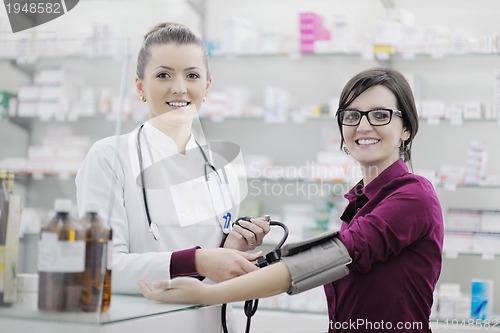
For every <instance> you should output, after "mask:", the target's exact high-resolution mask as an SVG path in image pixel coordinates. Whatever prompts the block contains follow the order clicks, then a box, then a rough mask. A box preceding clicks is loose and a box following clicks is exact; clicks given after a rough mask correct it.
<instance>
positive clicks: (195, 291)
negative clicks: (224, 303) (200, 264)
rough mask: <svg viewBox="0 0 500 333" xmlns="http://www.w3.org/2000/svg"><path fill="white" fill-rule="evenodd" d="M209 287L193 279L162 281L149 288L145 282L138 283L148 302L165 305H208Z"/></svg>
mask: <svg viewBox="0 0 500 333" xmlns="http://www.w3.org/2000/svg"><path fill="white" fill-rule="evenodd" d="M209 288H210V286H209V285H206V284H204V283H202V282H201V281H199V280H198V279H193V278H187V277H183V278H176V279H174V280H162V281H158V282H156V283H155V284H154V288H151V286H149V285H148V284H147V283H146V282H144V281H139V289H141V292H142V294H143V295H144V297H146V298H147V299H149V300H155V301H160V302H165V303H182V304H209V303H208V298H209V297H208V295H209Z"/></svg>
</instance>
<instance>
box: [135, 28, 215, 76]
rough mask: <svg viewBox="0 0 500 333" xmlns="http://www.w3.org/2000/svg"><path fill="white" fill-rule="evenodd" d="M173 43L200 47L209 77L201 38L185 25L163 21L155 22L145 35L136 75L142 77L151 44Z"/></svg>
mask: <svg viewBox="0 0 500 333" xmlns="http://www.w3.org/2000/svg"><path fill="white" fill-rule="evenodd" d="M170 43H174V44H177V45H187V44H194V45H198V46H200V47H201V49H202V51H203V62H204V63H205V67H206V68H207V78H210V71H209V69H208V54H207V49H206V47H205V43H204V42H203V40H202V39H201V38H200V37H198V36H196V35H195V34H194V33H193V32H192V31H191V30H190V29H189V28H188V27H187V26H185V25H183V24H179V23H172V22H165V23H159V24H157V25H156V26H155V27H154V28H153V29H151V30H150V31H149V32H148V33H147V34H146V35H144V41H143V42H142V47H141V49H140V50H139V55H138V56H137V70H136V74H137V76H138V77H139V78H140V79H141V80H142V79H144V68H145V67H146V64H147V63H148V61H149V59H150V58H151V52H150V48H151V46H153V45H163V44H170Z"/></svg>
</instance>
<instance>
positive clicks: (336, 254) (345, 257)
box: [281, 231, 352, 295]
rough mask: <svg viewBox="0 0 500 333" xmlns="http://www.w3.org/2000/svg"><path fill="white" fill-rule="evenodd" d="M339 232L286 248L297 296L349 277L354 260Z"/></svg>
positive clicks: (283, 252)
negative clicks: (339, 236) (338, 236)
mask: <svg viewBox="0 0 500 333" xmlns="http://www.w3.org/2000/svg"><path fill="white" fill-rule="evenodd" d="M337 234H338V232H337V231H336V232H326V233H322V234H320V235H317V236H315V237H312V238H309V239H306V240H304V241H301V242H297V243H291V244H287V245H285V246H284V247H283V248H282V249H281V258H282V261H283V262H284V263H285V265H286V266H287V267H288V270H289V271H290V275H291V277H292V284H291V286H290V289H288V294H290V295H294V294H298V293H301V292H303V291H306V290H309V289H312V288H315V287H318V286H321V285H323V284H325V283H328V282H332V281H335V280H338V279H340V278H341V277H344V276H346V275H347V274H348V273H349V269H348V268H347V267H346V266H347V265H348V264H349V263H351V261H352V259H351V257H350V256H349V253H348V252H347V249H346V247H345V246H344V244H342V242H341V241H340V240H339V239H338V238H337Z"/></svg>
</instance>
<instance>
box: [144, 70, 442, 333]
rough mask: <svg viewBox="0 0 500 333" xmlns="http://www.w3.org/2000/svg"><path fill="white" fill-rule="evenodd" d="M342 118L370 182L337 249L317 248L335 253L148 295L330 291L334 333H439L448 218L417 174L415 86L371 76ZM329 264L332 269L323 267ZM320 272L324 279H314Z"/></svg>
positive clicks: (348, 146)
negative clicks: (436, 302)
mask: <svg viewBox="0 0 500 333" xmlns="http://www.w3.org/2000/svg"><path fill="white" fill-rule="evenodd" d="M337 120H338V125H339V128H340V133H341V142H342V146H343V148H344V150H345V151H346V152H348V153H349V154H350V155H351V156H352V157H353V158H354V159H355V160H356V161H357V162H359V164H360V166H361V171H362V175H363V179H362V180H361V181H360V182H359V183H358V184H357V185H356V186H354V187H353V188H352V189H351V190H350V191H349V192H348V193H347V194H346V195H345V196H346V198H347V199H348V201H349V203H348V205H347V207H346V209H345V211H344V213H343V214H342V216H341V219H342V226H341V229H340V231H339V232H338V234H337V235H335V236H332V240H331V241H329V242H325V243H324V244H328V246H316V247H314V249H316V250H317V251H316V252H314V253H316V254H317V253H320V254H324V253H329V255H328V256H326V255H316V256H311V257H310V260H307V256H308V255H310V254H308V253H309V252H308V251H309V250H308V251H304V252H300V253H299V254H296V255H293V256H289V257H285V258H283V261H281V262H279V263H276V264H272V265H270V266H268V267H265V268H262V269H261V270H259V271H257V272H253V273H250V274H247V275H245V276H241V277H238V278H235V279H232V280H229V281H226V282H223V283H219V284H217V285H213V286H203V285H201V284H199V283H198V281H196V280H194V279H173V280H166V281H159V282H157V283H156V284H154V285H153V286H150V285H148V284H147V283H144V282H141V283H140V286H141V290H142V292H143V294H144V295H145V296H146V297H147V298H149V299H153V300H161V301H165V302H174V303H179V302H185V303H202V304H217V303H226V302H233V301H237V300H246V299H255V298H259V297H266V296H270V295H274V294H278V293H282V292H288V293H291V294H294V293H296V292H300V291H302V290H303V288H302V289H301V287H304V286H305V287H314V286H319V285H322V284H324V289H325V293H326V297H327V302H328V313H329V318H328V321H327V320H325V326H326V324H327V322H328V330H329V332H330V333H331V332H389V331H391V332H392V331H393V332H430V328H429V316H430V311H431V306H432V302H433V297H432V294H433V291H434V288H435V286H436V282H437V280H438V277H439V274H440V272H441V261H442V257H441V250H442V246H443V219H442V211H441V207H440V203H439V201H438V198H437V195H436V192H435V190H434V188H433V186H432V184H431V183H430V182H429V181H428V180H427V179H425V178H423V177H421V176H418V175H415V174H413V173H411V172H409V168H408V165H410V166H411V146H412V141H413V138H414V137H415V135H416V134H417V129H418V118H417V110H416V107H415V102H414V97H413V94H412V92H411V89H410V86H409V85H408V83H407V81H406V80H405V78H404V77H403V75H401V74H400V73H399V72H397V71H394V70H391V69H386V68H375V69H369V70H366V71H363V72H361V73H359V74H357V75H355V76H354V77H353V78H352V79H351V80H350V81H349V82H348V83H347V85H346V86H345V87H344V89H343V91H342V94H341V97H340V103H339V109H338V111H337ZM405 162H406V163H408V165H407V164H406V163H405ZM284 222H286V221H284ZM324 244H322V245H324ZM330 249H335V250H330ZM344 251H345V252H346V253H347V254H348V256H350V258H351V260H352V262H351V263H350V264H348V265H347V266H344V267H343V268H344V270H345V273H344V274H341V275H340V276H342V275H343V277H340V278H338V276H335V274H332V275H330V277H329V279H324V276H323V275H322V272H330V271H332V272H333V271H335V270H332V265H333V263H334V262H335V260H337V259H338V258H339V257H340V255H341V254H342V253H343V252H344ZM311 253H313V252H311ZM325 256H326V258H325ZM322 261H325V264H324V267H323V268H322V267H321V266H320V265H317V263H320V262H322ZM344 262H345V261H344ZM347 262H348V261H347ZM333 266H335V265H333ZM346 267H347V269H346ZM341 268H342V267H340V268H339V269H341ZM339 271H340V270H336V271H335V272H337V273H338V272H339ZM311 272H317V273H316V274H315V275H313V277H312V278H307V276H308V273H311ZM345 274H346V275H345ZM337 275H338V274H337ZM335 279H336V280H335ZM315 281H316V282H317V283H316V285H314V284H312V282H315ZM155 287H156V288H155ZM305 287H304V288H305ZM162 289H163V290H162Z"/></svg>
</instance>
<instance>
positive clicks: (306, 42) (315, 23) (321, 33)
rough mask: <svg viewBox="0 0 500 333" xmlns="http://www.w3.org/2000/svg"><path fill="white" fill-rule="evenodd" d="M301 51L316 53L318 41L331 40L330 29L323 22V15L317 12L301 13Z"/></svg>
mask: <svg viewBox="0 0 500 333" xmlns="http://www.w3.org/2000/svg"><path fill="white" fill-rule="evenodd" d="M299 20H300V22H299V23H300V52H301V53H315V46H314V44H315V43H316V41H322V40H330V35H331V33H330V30H329V29H327V28H326V27H325V25H324V23H323V17H322V16H321V15H318V14H316V13H311V12H307V13H300V14H299Z"/></svg>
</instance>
